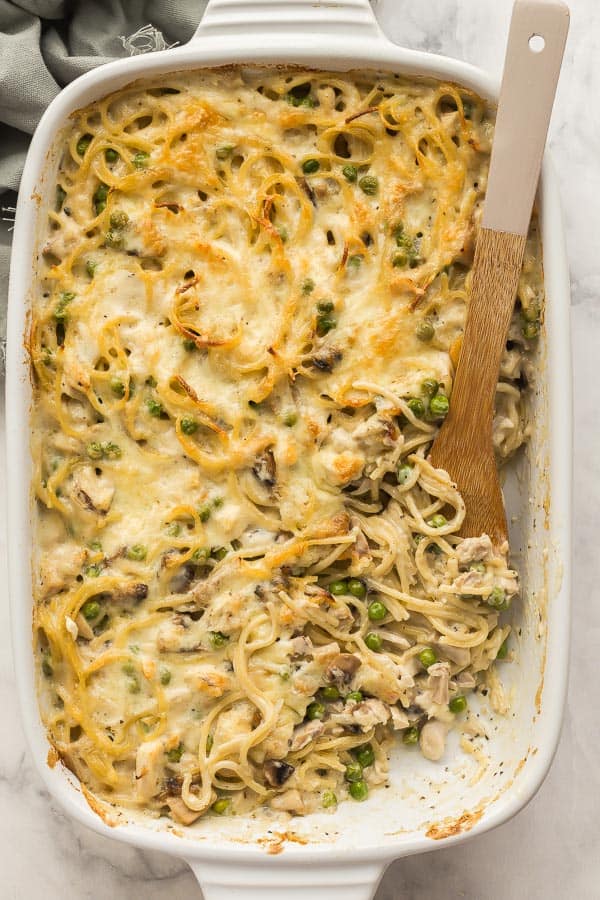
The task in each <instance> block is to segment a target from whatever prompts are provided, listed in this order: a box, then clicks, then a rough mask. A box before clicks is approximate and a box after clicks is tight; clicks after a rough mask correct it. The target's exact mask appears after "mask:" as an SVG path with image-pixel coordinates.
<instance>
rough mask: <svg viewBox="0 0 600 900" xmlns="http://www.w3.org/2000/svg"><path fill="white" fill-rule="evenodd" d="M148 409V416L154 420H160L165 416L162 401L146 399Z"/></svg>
mask: <svg viewBox="0 0 600 900" xmlns="http://www.w3.org/2000/svg"><path fill="white" fill-rule="evenodd" d="M146 409H147V410H148V415H150V416H152V417H153V418H154V419H159V418H160V417H161V416H162V414H163V405H162V403H161V402H160V400H155V399H154V397H148V398H147V399H146Z"/></svg>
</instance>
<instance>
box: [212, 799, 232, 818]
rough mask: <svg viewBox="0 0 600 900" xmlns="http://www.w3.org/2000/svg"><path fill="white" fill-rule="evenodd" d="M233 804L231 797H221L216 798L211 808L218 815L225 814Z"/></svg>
mask: <svg viewBox="0 0 600 900" xmlns="http://www.w3.org/2000/svg"><path fill="white" fill-rule="evenodd" d="M230 806H231V799H230V798H229V797H219V799H218V800H215V802H214V803H213V805H212V806H211V809H212V811H213V812H214V813H216V814H217V815H218V816H223V815H225V813H226V812H227V810H228V809H229V807H230Z"/></svg>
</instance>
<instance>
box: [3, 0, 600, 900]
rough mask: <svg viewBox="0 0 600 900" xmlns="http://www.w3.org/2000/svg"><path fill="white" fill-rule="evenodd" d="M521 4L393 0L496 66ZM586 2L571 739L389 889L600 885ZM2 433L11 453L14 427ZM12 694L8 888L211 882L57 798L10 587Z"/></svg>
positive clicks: (571, 155) (574, 265)
mask: <svg viewBox="0 0 600 900" xmlns="http://www.w3.org/2000/svg"><path fill="white" fill-rule="evenodd" d="M510 9H511V0H428V2H427V3H425V2H416V3H415V2H414V0H378V3H377V14H378V16H379V18H380V21H381V23H382V25H383V27H384V29H385V30H386V31H387V33H388V34H389V35H390V36H391V37H392V38H393V39H394V40H396V41H397V42H398V43H402V44H406V46H410V47H415V48H422V49H425V50H431V51H435V52H439V53H444V54H447V55H450V56H457V57H460V58H462V59H466V60H468V61H470V62H472V63H475V64H476V65H479V66H482V67H484V68H487V69H488V70H490V71H494V72H499V71H500V67H501V64H502V59H503V53H504V44H505V40H506V34H507V26H508V20H509V16H510ZM571 10H572V27H571V34H570V38H569V44H568V47H567V53H566V61H565V69H564V73H563V76H562V81H561V86H560V90H559V96H558V100H557V106H556V110H555V115H554V120H553V125H552V136H551V146H552V150H553V153H554V156H555V159H556V161H557V163H558V167H559V173H560V180H561V182H562V192H563V203H564V209H565V222H566V228H567V234H568V244H569V253H570V260H571V272H572V284H573V309H572V324H573V347H574V367H575V459H576V465H575V484H574V490H575V516H574V521H575V535H574V546H575V559H574V583H573V609H574V615H573V632H572V669H571V680H570V691H569V701H568V706H567V714H566V718H565V724H564V729H563V734H562V739H561V742H560V747H559V750H558V754H557V757H556V759H555V762H554V764H553V766H552V769H551V771H550V774H549V776H548V778H547V780H546V782H545V783H544V785H543V786H542V788H541V790H540V792H539V793H538V795H537V797H536V798H535V799H534V800H533V801H532V802H531V803H530V805H529V806H528V807H527V809H525V810H524V811H523V812H522V813H521V814H520V815H519V816H518V817H517V818H516V819H514V820H513V821H511V822H509V823H508V824H506V825H504V826H503V827H501V828H499V829H497V830H496V831H494V832H492V833H489V834H486V835H484V836H482V837H479V838H476V839H474V840H472V841H470V842H468V843H466V844H461V845H459V846H457V847H453V848H450V849H447V850H440V851H438V852H436V853H435V854H427V855H426V856H416V857H412V858H409V859H403V860H401V861H399V862H397V863H396V864H394V865H393V866H392V867H391V868H390V869H389V870H388V873H387V875H386V877H385V879H384V881H383V882H382V884H381V887H380V889H379V891H378V893H377V900H401V898H402V900H421V898H427V900H442V898H444V900H448V898H466V900H507V898H508V900H517V898H521V897H526V896H531V897H534V898H538V897H544V898H545V900H563V898H565V897H577V898H578V900H597V898H598V897H599V896H600V813H599V803H598V794H599V792H600V774H599V773H600V767H599V765H598V763H599V762H600V754H599V752H598V746H599V739H600V704H599V703H598V701H597V698H596V696H595V691H592V686H593V685H594V684H595V681H596V679H597V674H595V673H596V671H597V657H598V648H599V647H600V579H599V578H598V577H597V573H596V569H595V563H596V560H597V558H598V546H597V544H596V540H595V539H592V536H593V534H595V531H594V522H597V521H598V516H599V512H598V511H599V510H600V467H599V465H598V452H597V444H598V440H599V439H600V420H599V418H598V413H597V410H596V402H597V397H596V392H595V389H594V390H592V386H593V385H594V384H596V379H597V378H598V371H597V366H598V363H597V359H598V350H599V348H600V305H599V304H598V298H599V297H600V251H599V249H598V246H597V244H598V238H599V236H600V203H599V202H598V197H600V167H599V166H598V159H597V157H598V152H599V148H600V116H599V114H598V97H600V66H598V64H597V55H598V48H599V47H600V4H598V3H597V0H571ZM595 444H596V448H595ZM1 448H2V450H1V452H2V455H4V444H3V443H2V445H1ZM2 463H3V464H2V471H6V470H5V468H4V462H3V461H2ZM597 475H598V476H599V478H598V481H596V476H597ZM568 477H569V473H568V472H565V478H568ZM5 528H6V526H5V522H4V516H3V517H2V520H1V526H0V584H6V574H5V572H6V533H5ZM0 709H1V710H2V721H3V723H4V727H3V728H2V738H1V739H0V811H1V815H0V897H1V898H3V900H4V898H6V900H9V898H10V900H17V898H18V900H21V898H27V900H37V898H40V897H43V898H45V900H84V898H93V900H138V898H144V900H157V898H163V897H167V896H168V897H169V898H172V900H188V898H189V900H192V898H200V891H199V889H198V886H197V884H196V880H195V878H194V876H193V875H192V873H191V871H190V870H189V869H188V868H187V866H186V865H185V864H184V863H183V862H178V861H174V860H172V859H170V858H168V857H164V856H160V855H158V854H148V853H143V852H141V851H137V850H135V849H131V848H129V847H127V846H125V845H123V844H119V843H117V842H113V841H109V840H107V839H104V838H102V837H100V836H98V835H95V834H92V833H91V832H89V831H87V830H86V829H84V828H82V827H81V826H79V825H77V824H75V823H74V822H72V821H70V820H69V819H67V817H66V816H65V815H64V814H63V812H62V811H61V810H60V809H58V808H57V807H56V805H55V804H54V803H53V802H51V801H50V799H49V797H48V795H47V794H46V791H45V790H44V788H43V787H42V784H41V781H40V779H39V777H38V775H37V774H36V772H35V771H34V769H33V765H32V763H31V760H30V758H29V755H28V751H27V749H26V746H25V741H24V738H23V734H22V731H21V726H20V723H19V712H18V709H17V701H16V697H15V688H14V676H13V670H12V660H11V647H10V640H9V623H8V603H7V598H6V597H4V602H3V603H1V604H0ZM282 900H285V898H284V897H282Z"/></svg>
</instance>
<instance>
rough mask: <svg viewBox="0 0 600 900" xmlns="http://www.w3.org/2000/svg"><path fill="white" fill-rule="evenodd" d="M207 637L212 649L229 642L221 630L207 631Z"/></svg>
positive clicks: (217, 648)
mask: <svg viewBox="0 0 600 900" xmlns="http://www.w3.org/2000/svg"><path fill="white" fill-rule="evenodd" d="M208 639H209V641H210V645H211V647H212V648H213V650H219V649H220V648H221V647H224V646H225V644H227V643H229V638H228V637H227V635H226V634H223V632H222V631H209V632H208Z"/></svg>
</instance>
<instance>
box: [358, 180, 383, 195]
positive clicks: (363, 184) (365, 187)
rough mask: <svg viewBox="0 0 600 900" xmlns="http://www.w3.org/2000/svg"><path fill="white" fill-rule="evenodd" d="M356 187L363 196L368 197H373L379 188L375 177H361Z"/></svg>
mask: <svg viewBox="0 0 600 900" xmlns="http://www.w3.org/2000/svg"><path fill="white" fill-rule="evenodd" d="M358 186H359V188H360V189H361V191H362V192H363V194H368V195H369V196H370V197H373V196H374V195H375V194H376V193H377V190H378V188H379V180H378V179H377V177H376V176H375V175H363V177H362V178H361V179H360V181H359V182H358Z"/></svg>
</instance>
